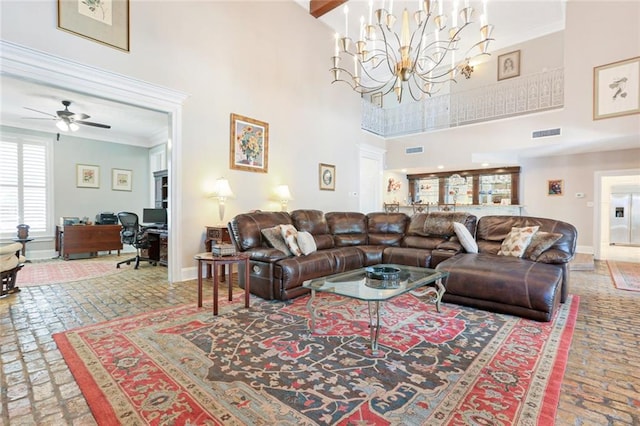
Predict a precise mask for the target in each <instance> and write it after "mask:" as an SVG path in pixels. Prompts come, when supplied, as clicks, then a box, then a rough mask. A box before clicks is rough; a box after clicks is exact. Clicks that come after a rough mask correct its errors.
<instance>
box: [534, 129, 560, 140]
mask: <svg viewBox="0 0 640 426" xmlns="http://www.w3.org/2000/svg"><path fill="white" fill-rule="evenodd" d="M559 134H560V128H559V127H558V128H557V129H548V130H537V131H535V132H533V133H532V134H531V137H532V138H533V139H536V138H546V137H549V136H558V135H559Z"/></svg>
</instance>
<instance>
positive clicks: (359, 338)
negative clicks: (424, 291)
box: [54, 294, 579, 425]
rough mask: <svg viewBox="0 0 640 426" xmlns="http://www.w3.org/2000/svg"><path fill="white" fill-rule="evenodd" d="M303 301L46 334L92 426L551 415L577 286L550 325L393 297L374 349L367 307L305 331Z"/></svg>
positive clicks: (184, 310)
mask: <svg viewBox="0 0 640 426" xmlns="http://www.w3.org/2000/svg"><path fill="white" fill-rule="evenodd" d="M319 297H321V298H325V297H326V298H333V297H335V296H332V295H326V294H323V295H321V296H319ZM307 301H308V297H302V298H298V299H297V300H295V301H293V302H274V301H272V302H268V301H263V300H261V299H257V298H254V299H252V305H251V308H250V309H244V307H242V306H240V305H238V304H227V305H224V307H223V308H222V311H221V315H219V316H218V317H213V316H212V314H211V307H210V306H208V307H205V308H200V309H198V308H195V307H194V306H180V307H175V308H170V309H165V310H161V311H157V312H152V313H147V314H142V315H137V316H134V317H128V318H122V319H117V320H113V321H109V322H105V323H101V324H96V325H92V326H87V327H83V328H79V329H76V330H71V331H67V332H64V333H58V334H56V335H54V338H55V341H56V343H57V344H58V347H59V348H60V350H61V352H62V354H63V356H64V359H65V360H66V362H67V364H68V365H69V368H70V369H71V371H72V373H73V375H74V377H75V378H76V380H77V382H78V384H79V386H80V388H81V389H82V392H83V394H84V396H85V398H86V399H87V401H88V403H89V406H90V407H91V410H92V412H93V414H94V416H95V418H96V420H97V422H98V423H99V424H101V425H115V424H154V425H155V424H193V425H196V424H197V425H202V424H211V425H220V424H225V425H227V424H229V425H231V424H245V425H247V424H252V425H259V424H262V425H316V424H322V425H336V424H338V425H348V424H350V425H353V424H359V425H396V424H403V425H461V424H492V425H512V424H532V425H533V424H553V423H554V418H555V412H556V407H557V404H558V397H559V394H560V385H561V383H562V378H563V375H564V369H565V366H566V360H567V356H568V351H569V346H570V344H571V337H572V335H573V329H574V325H575V321H576V316H577V311H578V304H579V299H578V297H577V296H573V297H570V298H569V300H568V301H567V303H565V304H564V305H562V307H561V309H560V310H559V311H558V313H557V315H556V317H555V318H554V320H553V321H552V322H550V323H540V322H535V321H530V320H525V319H521V318H516V317H512V316H509V315H500V314H494V313H490V312H484V311H479V310H474V309H470V308H465V307H459V306H455V305H450V304H444V305H443V306H442V312H441V313H437V312H436V311H435V307H434V306H433V304H431V303H428V302H427V301H422V300H419V299H417V298H415V297H414V296H412V295H405V296H400V297H398V298H396V299H394V300H392V301H390V302H387V303H385V304H384V311H383V314H382V318H383V328H382V331H381V335H380V340H379V344H380V347H381V348H382V349H383V351H384V355H383V356H382V357H379V358H371V357H368V356H367V355H366V353H367V349H368V348H369V330H368V314H367V308H366V304H365V303H363V302H356V301H349V302H348V303H342V304H340V305H338V306H335V307H333V308H331V309H330V310H327V311H325V315H324V318H321V319H320V320H319V321H318V322H317V324H316V327H317V328H316V333H311V332H310V331H309V323H310V321H309V314H308V312H307V309H306V306H305V304H306V303H307Z"/></svg>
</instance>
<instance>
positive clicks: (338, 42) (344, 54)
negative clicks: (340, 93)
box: [331, 0, 493, 103]
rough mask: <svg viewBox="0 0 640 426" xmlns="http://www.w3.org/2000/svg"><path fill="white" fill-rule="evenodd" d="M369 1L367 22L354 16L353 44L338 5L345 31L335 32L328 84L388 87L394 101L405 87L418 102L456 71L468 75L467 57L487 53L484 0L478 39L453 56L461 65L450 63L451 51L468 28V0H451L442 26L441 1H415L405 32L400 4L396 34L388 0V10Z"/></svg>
mask: <svg viewBox="0 0 640 426" xmlns="http://www.w3.org/2000/svg"><path fill="white" fill-rule="evenodd" d="M373 3H374V2H373V0H369V23H368V24H366V23H365V19H364V16H363V17H361V18H360V28H358V29H357V30H358V31H357V33H358V39H357V40H358V41H356V42H355V43H353V42H352V39H351V38H349V23H348V12H349V9H348V6H347V5H345V6H344V14H345V32H344V34H343V35H342V36H341V35H340V34H338V33H336V34H335V46H334V55H333V57H332V63H333V67H332V68H331V73H332V75H333V81H332V83H335V82H337V81H341V82H345V83H347V84H348V85H349V86H351V88H352V89H353V90H354V91H356V92H358V93H360V94H367V93H374V92H382V93H383V95H386V94H387V93H389V92H391V91H392V90H393V91H394V92H395V94H396V97H397V99H398V102H399V103H400V102H402V95H403V92H404V91H405V89H406V90H408V91H409V93H410V94H411V97H412V98H413V99H414V100H415V101H419V100H421V99H422V98H423V96H424V95H428V96H431V95H432V94H434V93H437V92H438V91H439V90H440V88H441V87H442V85H443V83H447V82H450V81H453V82H455V81H456V80H455V77H456V75H457V74H458V73H460V72H462V71H464V75H465V77H467V78H469V77H468V76H467V75H469V76H470V73H471V71H472V68H470V67H469V68H467V67H468V64H469V61H470V60H471V59H472V58H475V57H477V56H480V55H488V54H489V53H488V48H489V42H490V41H491V40H493V39H492V38H491V33H492V32H493V25H490V24H489V23H488V15H487V0H482V15H481V17H480V29H479V33H480V37H479V41H478V42H476V43H475V44H473V45H472V46H471V47H470V48H469V49H468V50H467V52H466V53H465V54H464V55H459V56H458V58H459V59H460V60H461V64H458V63H456V51H457V50H458V44H459V42H460V40H461V35H462V32H463V31H466V33H468V32H469V31H468V28H469V27H470V26H471V24H473V17H474V13H475V12H474V9H473V7H471V6H470V4H469V3H470V2H469V0H465V1H464V3H463V5H460V8H459V6H458V0H453V2H452V10H451V17H452V19H451V25H450V26H449V27H448V28H447V19H448V17H447V16H446V15H445V14H444V13H443V8H444V5H443V3H444V0H424V1H419V2H418V5H419V7H418V10H417V11H416V12H414V13H413V18H414V22H415V24H414V25H415V29H414V30H413V32H412V31H410V27H411V25H410V19H409V16H410V15H409V11H408V10H407V9H406V8H405V9H404V10H403V11H402V15H401V27H400V33H399V34H398V33H397V32H395V30H394V24H395V22H396V21H397V18H396V16H395V15H393V0H390V1H389V3H388V9H385V1H384V0H383V1H382V7H381V8H379V9H377V10H375V11H374V9H373ZM466 33H465V36H466V35H467V34H466ZM474 51H476V52H475V53H474ZM341 62H344V64H341ZM351 64H353V65H351ZM347 68H350V69H353V72H351V71H349V70H348V69H347Z"/></svg>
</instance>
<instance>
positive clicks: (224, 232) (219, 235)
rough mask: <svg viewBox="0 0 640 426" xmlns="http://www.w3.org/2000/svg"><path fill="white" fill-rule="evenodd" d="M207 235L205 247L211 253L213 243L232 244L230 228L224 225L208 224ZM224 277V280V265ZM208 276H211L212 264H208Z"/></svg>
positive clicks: (223, 272)
mask: <svg viewBox="0 0 640 426" xmlns="http://www.w3.org/2000/svg"><path fill="white" fill-rule="evenodd" d="M206 228H207V235H206V236H205V239H204V248H205V250H206V251H208V252H209V253H211V246H213V244H231V236H230V235H229V229H228V228H227V227H226V226H224V225H216V226H207V227H206ZM221 273H222V279H221V281H222V282H224V276H225V271H224V266H223V267H222V272H221ZM207 278H211V265H207Z"/></svg>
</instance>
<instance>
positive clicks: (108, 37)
mask: <svg viewBox="0 0 640 426" xmlns="http://www.w3.org/2000/svg"><path fill="white" fill-rule="evenodd" d="M58 28H59V29H61V30H63V31H66V32H69V33H71V34H75V35H78V36H80V37H84V38H86V39H89V40H93V41H97V42H98V43H102V44H104V45H107V46H110V47H115V48H116V49H120V50H124V51H125V52H128V51H129V0H84V1H77V0H58Z"/></svg>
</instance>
